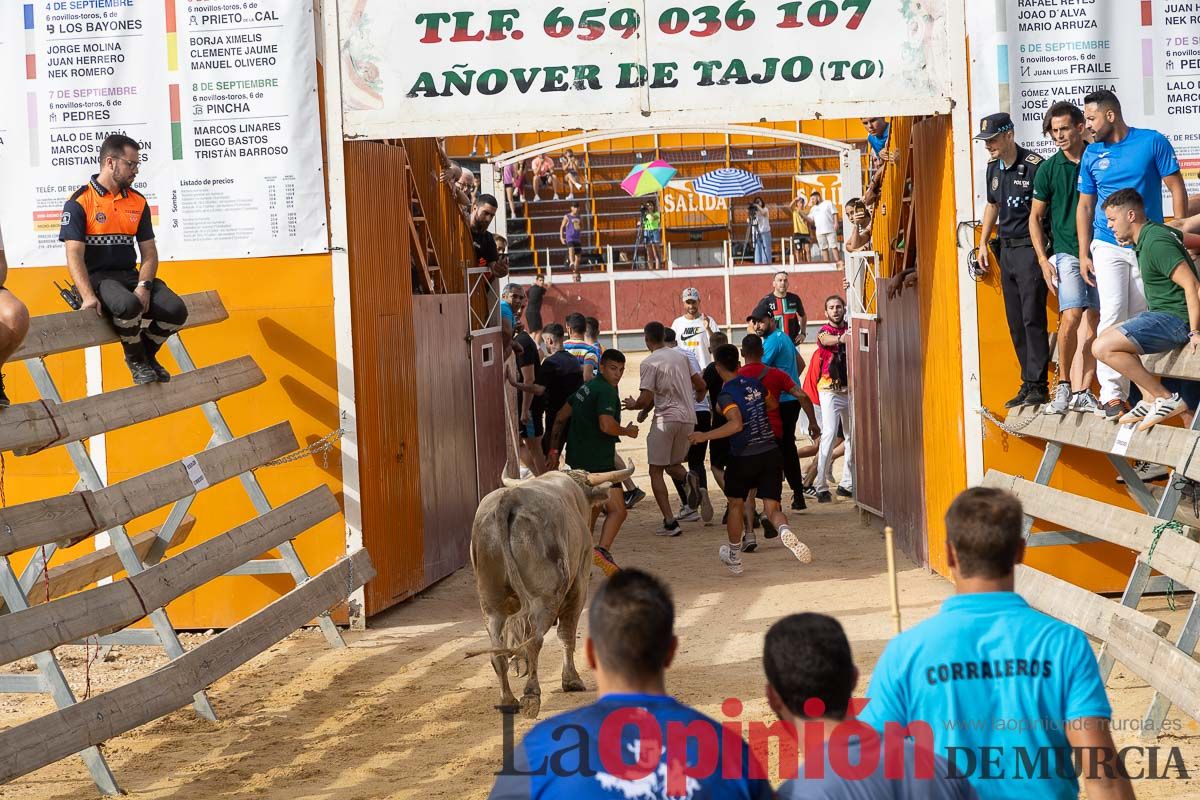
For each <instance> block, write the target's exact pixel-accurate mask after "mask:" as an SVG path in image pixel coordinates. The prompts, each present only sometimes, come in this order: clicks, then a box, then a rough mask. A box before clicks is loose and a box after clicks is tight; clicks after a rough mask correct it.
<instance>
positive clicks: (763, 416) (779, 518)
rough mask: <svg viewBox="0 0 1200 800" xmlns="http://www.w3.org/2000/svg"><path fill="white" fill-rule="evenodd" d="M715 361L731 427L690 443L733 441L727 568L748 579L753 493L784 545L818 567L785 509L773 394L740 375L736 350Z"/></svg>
mask: <svg viewBox="0 0 1200 800" xmlns="http://www.w3.org/2000/svg"><path fill="white" fill-rule="evenodd" d="M713 359H714V362H715V363H716V365H717V374H718V375H720V376H721V380H723V381H725V383H724V385H723V386H722V387H721V394H720V395H719V396H718V397H717V406H718V408H719V410H720V412H721V414H723V415H724V417H725V420H726V422H725V424H724V425H722V426H721V427H719V428H716V429H715V430H711V431H708V432H706V433H693V434H692V435H691V436H689V437H688V438H689V439H690V440H691V441H692V442H693V443H699V442H705V441H712V440H714V439H725V438H728V439H729V440H730V441H729V455H730V458H729V464H728V466H727V467H726V468H725V497H726V498H727V499H728V501H729V513H728V514H726V516H725V533H726V535H727V537H728V541H727V542H726V543H725V544H723V545H721V548H720V550H718V556H719V557H720V559H721V563H722V564H724V565H725V568H726V569H728V570H729V571H730V572H732V573H733V574H734V575H741V574H742V571H743V567H742V542H743V536H742V528H743V525H744V520H743V518H742V517H743V515H744V512H745V507H746V497H747V496H748V495H749V493H750V490H751V489H753V490H754V491H755V493H756V494H757V496H758V497H759V499H761V500H762V501H763V511H764V512H765V513H764V517H765V518H766V519H769V520H770V521H771V524H773V525H774V526H775V529H776V530H777V531H779V540H780V541H781V542H783V544H784V546H786V547H787V549H788V550H791V551H792V554H793V555H795V556H796V558H798V559H799V560H800V563H802V564H809V563H812V551H811V550H809V549H808V545H806V544H804V543H803V542H801V541H800V540H799V539H798V538H796V534H794V533H792V529H791V528H790V527H789V526H788V520H787V517H785V516H784V515H783V509H782V507H781V506H780V504H779V501H780V498H781V496H782V493H783V459H782V457H781V456H780V454H779V446H778V445H777V444H776V443H775V434H774V433H773V432H772V430H771V422H770V420H769V419H768V418H767V400H768V396H767V390H766V389H765V388H764V387H763V385H762V384H761V383H759V382H758V381H756V380H754V379H753V378H744V377H742V376H741V375H738V368H739V367H740V366H741V365H740V364H739V363H738V351H737V348H736V347H734V346H733V345H731V344H726V345H721V346H720V347H718V348H717V350H716V352H715V353H713Z"/></svg>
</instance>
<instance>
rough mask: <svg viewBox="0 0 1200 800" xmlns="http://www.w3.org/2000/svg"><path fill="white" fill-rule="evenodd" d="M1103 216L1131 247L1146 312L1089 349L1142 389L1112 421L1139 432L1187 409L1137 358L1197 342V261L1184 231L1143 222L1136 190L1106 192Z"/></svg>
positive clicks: (1142, 203)
mask: <svg viewBox="0 0 1200 800" xmlns="http://www.w3.org/2000/svg"><path fill="white" fill-rule="evenodd" d="M1104 215H1105V216H1106V217H1107V218H1108V227H1109V228H1111V229H1112V232H1113V235H1114V236H1115V237H1116V239H1117V241H1118V242H1120V243H1122V244H1125V245H1132V246H1133V251H1134V253H1135V255H1136V256H1137V262H1138V270H1139V271H1140V272H1141V274H1142V285H1143V286H1144V287H1145V289H1146V306H1147V308H1149V311H1143V312H1142V313H1141V314H1138V315H1137V316H1136V317H1132V318H1130V319H1128V320H1126V321H1125V322H1122V323H1120V324H1119V325H1114V326H1113V327H1111V328H1108V329H1106V330H1105V331H1104V333H1102V334H1100V338H1098V339H1097V340H1096V343H1095V344H1094V345H1093V346H1092V351H1093V352H1094V353H1095V354H1096V358H1098V359H1100V361H1102V362H1103V363H1105V364H1107V365H1108V366H1110V367H1112V368H1113V369H1115V370H1116V371H1117V372H1119V373H1121V375H1122V376H1123V377H1126V378H1128V379H1129V380H1131V381H1133V382H1134V383H1136V384H1137V385H1138V388H1140V389H1141V390H1142V399H1141V401H1140V402H1139V403H1138V404H1137V405H1136V406H1134V407H1133V408H1132V409H1131V410H1130V411H1129V412H1128V413H1126V414H1125V415H1124V416H1122V417H1121V418H1120V419H1119V420H1117V421H1118V422H1119V423H1121V424H1122V425H1126V424H1129V423H1137V426H1138V427H1137V429H1138V430H1139V431H1144V430H1146V429H1147V428H1150V427H1151V426H1153V425H1157V424H1158V423H1160V422H1162V421H1164V420H1168V419H1171V418H1172V417H1177V416H1179V415H1180V414H1183V413H1186V412H1187V410H1188V407H1187V404H1186V403H1184V401H1183V398H1182V397H1180V396H1179V394H1178V393H1177V392H1171V391H1169V390H1168V389H1167V388H1166V387H1165V386H1163V383H1162V381H1160V380H1159V379H1158V378H1157V377H1155V376H1154V375H1152V374H1151V373H1150V372H1149V371H1148V370H1147V369H1146V368H1145V367H1144V366H1142V359H1141V358H1140V357H1141V356H1143V355H1147V354H1150V353H1164V352H1167V351H1168V350H1175V349H1176V348H1179V347H1183V346H1184V345H1185V344H1186V345H1189V346H1190V348H1191V352H1193V353H1194V352H1195V351H1196V348H1197V344H1198V343H1200V281H1198V280H1197V279H1196V265H1195V264H1194V263H1192V259H1191V257H1190V256H1189V255H1188V253H1187V250H1185V249H1184V247H1183V235H1182V234H1181V233H1180V232H1179V231H1177V230H1175V229H1174V228H1169V227H1167V226H1166V225H1161V224H1159V223H1157V222H1150V221H1148V220H1147V219H1146V205H1145V201H1144V200H1143V199H1142V196H1141V195H1140V194H1138V192H1137V190H1136V189H1121V190H1120V191H1117V192H1113V193H1112V194H1111V195H1109V197H1108V199H1107V200H1105V201H1104Z"/></svg>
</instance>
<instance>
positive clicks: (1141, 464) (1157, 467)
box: [1117, 461, 1171, 483]
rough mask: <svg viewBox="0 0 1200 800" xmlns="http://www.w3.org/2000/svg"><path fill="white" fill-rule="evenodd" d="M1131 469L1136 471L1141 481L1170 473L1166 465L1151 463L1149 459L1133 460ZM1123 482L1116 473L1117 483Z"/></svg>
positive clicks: (1154, 479) (1145, 481) (1151, 479)
mask: <svg viewBox="0 0 1200 800" xmlns="http://www.w3.org/2000/svg"><path fill="white" fill-rule="evenodd" d="M1133 471H1134V472H1136V473H1137V476H1138V478H1139V479H1140V480H1141V481H1142V483H1147V482H1149V481H1156V480H1159V479H1161V478H1165V477H1167V476H1168V475H1170V474H1171V470H1170V469H1169V468H1168V467H1164V466H1163V465H1162V464H1152V463H1150V462H1149V461H1135V462H1133ZM1124 482H1125V479H1124V478H1122V477H1121V476H1120V475H1118V476H1117V483H1124Z"/></svg>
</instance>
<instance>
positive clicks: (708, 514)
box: [700, 489, 713, 524]
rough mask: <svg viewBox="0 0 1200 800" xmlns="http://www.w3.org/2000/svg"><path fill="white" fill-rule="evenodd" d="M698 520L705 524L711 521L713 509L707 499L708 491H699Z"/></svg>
mask: <svg viewBox="0 0 1200 800" xmlns="http://www.w3.org/2000/svg"><path fill="white" fill-rule="evenodd" d="M700 519H702V520H704V522H705V524H708V523H710V522H712V520H713V507H712V502H710V501H709V499H708V489H701V490H700Z"/></svg>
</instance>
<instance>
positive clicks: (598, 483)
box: [469, 465, 633, 717]
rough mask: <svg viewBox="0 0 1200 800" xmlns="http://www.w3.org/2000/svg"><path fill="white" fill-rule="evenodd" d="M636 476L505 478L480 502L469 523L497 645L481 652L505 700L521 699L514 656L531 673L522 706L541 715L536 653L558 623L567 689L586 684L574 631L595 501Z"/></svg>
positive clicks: (482, 602) (478, 582) (583, 595)
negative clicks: (513, 679) (511, 673)
mask: <svg viewBox="0 0 1200 800" xmlns="http://www.w3.org/2000/svg"><path fill="white" fill-rule="evenodd" d="M632 474H633V466H632V465H631V466H629V467H628V468H626V469H624V470H620V471H617V472H604V473H587V472H582V471H578V470H573V471H570V472H558V471H555V472H549V473H546V474H545V475H541V476H538V477H536V478H532V479H529V480H525V481H510V480H508V479H505V481H504V487H503V488H500V489H497V490H496V491H494V492H492V493H491V494H489V495H488V496H487V497H485V498H483V502H482V503H480V504H479V509H478V510H477V511H476V512H475V523H474V525H473V526H472V528H471V566H472V567H473V568H474V570H475V586H476V588H477V590H478V592H479V607H480V608H481V609H482V610H483V616H484V619H485V621H486V623H487V630H488V636H489V637H490V638H491V643H492V647H491V649H490V650H485V651H483V652H486V653H490V654H491V657H492V668H493V669H495V670H496V675H497V676H499V678H500V705H501V706H503V707H509V708H511V707H515V706H516V705H517V699H516V697H514V696H513V693H512V689H511V688H510V687H509V684H508V665H509V659H510V658H511V659H513V661H514V663H516V664H518V665H520V664H524V665H525V670H526V672H527V674H528V680H527V681H526V683H525V691H524V694H523V696H522V697H521V702H520V708H521V712H522V713H523V714H524V715H525V716H527V717H536V716H537V715H538V712H539V711H540V710H541V694H542V690H541V686H540V685H539V684H538V654H539V653H540V652H541V649H542V638H543V637H544V636H545V635H546V633H547V632H548V631H549V630H550V626H552V625H554V624H555V622H556V621H557V623H558V638H559V639H560V640H561V641H562V645H563V671H562V687H563V691H564V692H582V691H583V690H584V685H583V681H582V680H580V679H579V673H578V672H577V671H576V670H575V633H576V630H577V628H578V625H579V615H580V613H581V612H582V611H583V604H584V602H585V601H586V600H587V590H588V579H589V576H590V574H591V552H592V532H591V512H592V507H593V506H599V505H600V504H602V503H604V501H605V500H606V499H607V497H608V490H609V489H610V488H611V487H612V486H613V484H614V483H619V482H620V481H623V480H624V479H625V478H627V477H629V476H630V475H632ZM480 654H481V653H472V654H469V655H480Z"/></svg>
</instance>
